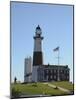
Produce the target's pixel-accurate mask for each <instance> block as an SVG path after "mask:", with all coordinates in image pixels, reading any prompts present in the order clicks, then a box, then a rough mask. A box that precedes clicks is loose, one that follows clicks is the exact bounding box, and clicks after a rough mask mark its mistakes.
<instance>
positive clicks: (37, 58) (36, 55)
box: [32, 25, 43, 82]
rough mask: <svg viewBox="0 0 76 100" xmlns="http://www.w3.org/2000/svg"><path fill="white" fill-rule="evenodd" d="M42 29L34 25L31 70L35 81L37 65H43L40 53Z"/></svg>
mask: <svg viewBox="0 0 76 100" xmlns="http://www.w3.org/2000/svg"><path fill="white" fill-rule="evenodd" d="M41 35H42V30H41V28H40V26H39V25H38V26H37V27H36V31H35V36H34V52H33V72H32V80H33V81H35V82H37V68H38V67H39V65H43V53H42V40H43V37H42V36H41Z"/></svg>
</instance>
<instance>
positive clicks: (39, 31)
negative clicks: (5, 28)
mask: <svg viewBox="0 0 76 100" xmlns="http://www.w3.org/2000/svg"><path fill="white" fill-rule="evenodd" d="M41 33H42V32H41V28H40V26H39V25H38V26H37V27H36V34H41Z"/></svg>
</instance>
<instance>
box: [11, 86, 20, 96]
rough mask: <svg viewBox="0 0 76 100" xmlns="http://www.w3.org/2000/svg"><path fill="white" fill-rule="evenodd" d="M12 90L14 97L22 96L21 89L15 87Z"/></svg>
mask: <svg viewBox="0 0 76 100" xmlns="http://www.w3.org/2000/svg"><path fill="white" fill-rule="evenodd" d="M11 92H12V98H17V97H20V94H21V92H20V91H19V89H15V88H14V87H13V88H12V91H11Z"/></svg>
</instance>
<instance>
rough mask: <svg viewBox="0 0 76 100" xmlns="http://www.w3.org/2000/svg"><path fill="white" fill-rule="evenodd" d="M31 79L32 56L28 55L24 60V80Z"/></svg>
mask: <svg viewBox="0 0 76 100" xmlns="http://www.w3.org/2000/svg"><path fill="white" fill-rule="evenodd" d="M31 81H32V58H31V57H28V58H25V60H24V82H31Z"/></svg>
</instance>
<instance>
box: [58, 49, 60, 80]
mask: <svg viewBox="0 0 76 100" xmlns="http://www.w3.org/2000/svg"><path fill="white" fill-rule="evenodd" d="M59 60H60V48H59V49H58V81H60V77H59V64H60V62H59Z"/></svg>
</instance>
